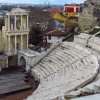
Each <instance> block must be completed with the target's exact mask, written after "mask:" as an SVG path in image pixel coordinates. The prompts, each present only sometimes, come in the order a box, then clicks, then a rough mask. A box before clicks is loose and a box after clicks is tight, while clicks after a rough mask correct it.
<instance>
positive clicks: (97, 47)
mask: <svg viewBox="0 0 100 100" xmlns="http://www.w3.org/2000/svg"><path fill="white" fill-rule="evenodd" d="M91 36H92V35H89V34H86V33H81V34H80V35H76V36H75V38H74V42H75V43H77V44H80V45H83V46H86V44H87V39H89V37H91ZM88 42H89V43H88V45H89V46H90V47H91V50H93V51H94V53H95V54H96V55H98V54H97V53H100V38H99V37H95V36H94V37H92V38H91V39H89V41H88Z"/></svg>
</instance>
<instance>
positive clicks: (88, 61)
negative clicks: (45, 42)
mask: <svg viewBox="0 0 100 100" xmlns="http://www.w3.org/2000/svg"><path fill="white" fill-rule="evenodd" d="M98 69H99V65H98V61H97V58H96V57H95V56H94V55H91V52H89V51H88V49H86V48H84V47H82V46H79V45H78V44H76V43H71V42H70V43H69V42H64V43H62V44H60V45H59V46H58V47H57V48H55V49H54V50H53V51H52V52H51V53H50V54H48V55H47V56H46V57H45V58H43V59H42V60H41V61H40V62H39V63H38V64H37V65H35V66H34V68H33V69H32V73H33V75H36V76H37V77H38V78H39V79H40V85H39V87H38V88H37V90H36V91H35V92H34V93H33V94H32V95H31V96H29V97H28V98H27V100H33V98H34V100H52V99H54V98H56V97H58V96H61V95H64V94H66V93H67V92H68V91H71V90H73V89H75V88H76V87H78V86H80V85H83V84H85V83H87V82H88V81H89V80H90V79H92V78H93V77H94V76H95V75H96V74H97V71H98Z"/></svg>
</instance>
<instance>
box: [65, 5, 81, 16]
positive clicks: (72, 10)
mask: <svg viewBox="0 0 100 100" xmlns="http://www.w3.org/2000/svg"><path fill="white" fill-rule="evenodd" d="M64 12H65V13H66V14H67V15H68V16H69V17H71V16H72V17H77V16H79V12H80V5H78V4H65V5H64Z"/></svg>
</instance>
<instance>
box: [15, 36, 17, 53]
mask: <svg viewBox="0 0 100 100" xmlns="http://www.w3.org/2000/svg"><path fill="white" fill-rule="evenodd" d="M16 38H17V37H16V35H15V54H16V53H17V39H16Z"/></svg>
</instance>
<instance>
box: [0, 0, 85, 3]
mask: <svg viewBox="0 0 100 100" xmlns="http://www.w3.org/2000/svg"><path fill="white" fill-rule="evenodd" d="M83 1H85V0H0V3H29V4H30V3H31V4H48V3H49V4H65V3H81V2H83Z"/></svg>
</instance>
